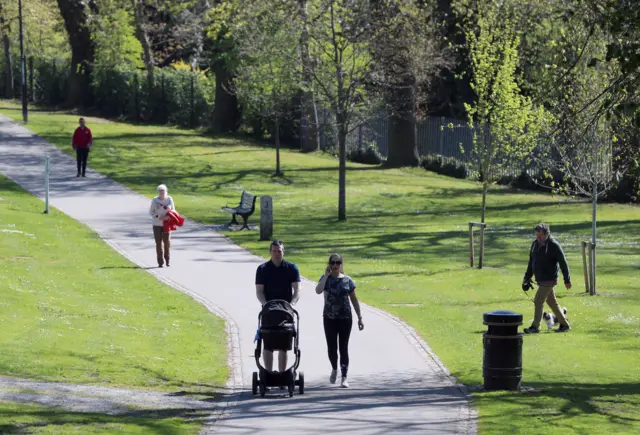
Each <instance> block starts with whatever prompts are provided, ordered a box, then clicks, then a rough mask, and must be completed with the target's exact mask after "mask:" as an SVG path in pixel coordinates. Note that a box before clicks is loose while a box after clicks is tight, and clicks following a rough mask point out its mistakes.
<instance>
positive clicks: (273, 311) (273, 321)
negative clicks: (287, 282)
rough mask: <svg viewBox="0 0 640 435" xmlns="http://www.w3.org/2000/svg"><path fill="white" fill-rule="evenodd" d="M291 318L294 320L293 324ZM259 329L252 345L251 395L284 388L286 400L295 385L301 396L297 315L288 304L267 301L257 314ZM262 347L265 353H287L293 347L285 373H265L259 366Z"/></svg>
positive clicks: (279, 300) (302, 384)
mask: <svg viewBox="0 0 640 435" xmlns="http://www.w3.org/2000/svg"><path fill="white" fill-rule="evenodd" d="M294 315H295V317H296V319H295V321H294ZM258 321H259V323H260V328H259V329H258V333H257V335H256V339H257V341H258V343H257V345H256V352H255V357H256V365H257V366H258V370H259V374H258V372H253V386H252V392H253V394H254V395H255V394H258V389H260V396H261V397H264V395H265V393H266V391H267V387H288V388H289V397H292V396H293V391H294V390H295V386H296V385H297V386H298V388H299V390H300V394H304V373H299V374H298V380H296V379H295V378H296V373H297V371H298V366H299V365H300V349H299V348H298V339H299V337H300V316H299V315H298V312H297V311H296V310H294V309H293V307H292V306H291V304H290V303H289V302H287V301H285V300H281V299H275V300H272V301H269V302H267V303H266V304H265V305H264V307H262V311H261V312H260V314H258ZM263 341H264V348H265V349H268V350H274V351H275V350H291V347H292V345H293V353H294V354H295V358H296V360H295V362H294V364H293V366H291V367H289V368H288V369H287V370H286V371H285V372H283V373H280V372H276V371H269V370H267V369H265V368H264V367H263V366H262V365H261V364H260V355H261V353H262V345H263V344H262V342H263Z"/></svg>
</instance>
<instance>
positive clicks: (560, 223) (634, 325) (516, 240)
mask: <svg viewBox="0 0 640 435" xmlns="http://www.w3.org/2000/svg"><path fill="white" fill-rule="evenodd" d="M15 109H16V106H13V105H10V104H8V103H5V104H4V108H3V109H0V112H2V113H4V114H6V115H8V116H11V117H13V118H14V119H19V118H20V113H19V111H16V110H15ZM76 122H77V115H73V116H71V115H66V114H62V113H48V112H32V113H31V115H30V122H29V127H30V128H32V129H33V130H34V131H36V132H37V133H39V134H40V135H42V136H43V137H45V138H47V139H48V140H50V141H51V142H52V143H54V144H56V145H58V146H60V147H61V148H63V149H65V150H67V151H68V152H71V149H70V145H69V143H70V135H71V133H72V131H73V129H74V128H75V125H76ZM88 124H89V126H90V127H91V128H92V130H93V132H94V136H95V137H96V140H95V150H94V151H93V152H92V155H91V157H90V159H91V160H90V166H91V167H92V168H94V169H97V170H99V171H100V172H102V173H104V174H106V175H108V176H110V177H112V178H113V179H115V180H116V181H118V182H121V183H123V184H125V185H127V186H129V187H130V188H132V189H134V190H136V191H138V192H141V193H143V194H146V195H148V196H151V195H153V194H154V188H155V186H156V185H157V184H159V183H161V182H162V183H166V184H167V185H168V186H169V190H170V192H171V195H172V196H173V197H174V199H175V201H176V205H177V207H178V210H179V211H181V212H182V213H184V214H186V215H187V216H189V217H190V218H193V219H195V220H198V221H200V222H204V223H209V224H211V223H213V224H224V223H226V222H228V220H229V216H228V215H227V214H226V213H223V212H221V211H220V207H221V206H223V205H225V204H226V203H229V204H233V203H234V202H235V203H237V201H238V200H239V197H240V192H241V191H242V189H246V190H248V191H250V192H252V193H254V194H256V195H271V196H272V197H273V198H274V213H275V228H274V230H275V236H276V237H279V238H281V239H283V240H284V241H285V248H286V255H287V257H288V258H289V259H290V260H292V261H294V262H296V263H298V265H299V266H300V269H301V272H302V273H303V274H304V275H305V276H307V277H309V278H312V279H314V278H316V277H317V276H319V275H320V274H321V273H322V271H323V269H324V264H326V263H325V262H326V259H327V257H328V255H329V253H331V252H334V251H335V252H339V253H341V254H343V255H344V257H345V270H346V272H347V273H348V274H350V275H351V276H352V277H353V278H354V279H355V281H356V283H357V284H358V291H359V295H360V298H361V299H362V300H363V301H364V302H366V303H368V304H371V305H374V306H376V307H379V308H382V309H385V310H387V311H389V312H391V313H393V314H396V315H398V316H400V317H401V318H403V319H404V320H406V321H407V322H408V323H409V324H411V325H412V326H413V327H415V328H416V330H417V331H418V332H419V333H420V334H421V335H422V337H423V338H425V340H426V341H427V342H428V343H429V345H430V346H431V347H432V349H433V350H434V351H435V352H436V353H437V355H438V356H439V357H440V358H441V359H442V361H443V362H444V364H445V365H446V366H447V367H448V368H449V369H450V370H451V372H452V373H453V374H454V375H455V376H457V377H458V379H459V380H460V381H461V382H463V383H465V384H467V385H470V386H476V385H481V384H482V334H481V333H482V332H483V330H484V329H485V327H484V325H482V313H483V312H486V311H490V310H494V309H509V310H514V311H518V312H521V313H523V314H524V315H525V323H527V325H528V322H529V321H530V319H531V316H532V314H533V304H532V303H531V302H530V301H529V300H528V299H527V298H526V296H525V295H524V293H522V291H521V290H520V283H521V281H522V276H523V274H524V271H525V268H526V261H527V255H528V248H529V245H530V242H531V240H532V237H533V231H532V228H533V226H534V225H535V224H536V223H537V222H538V221H541V220H544V221H547V222H549V223H550V224H551V227H552V231H553V232H554V234H555V235H556V236H557V238H558V239H559V240H560V241H561V243H562V244H563V246H564V248H565V251H566V253H567V255H568V259H569V263H570V267H571V269H572V272H573V284H574V288H573V289H572V290H570V291H567V290H564V288H559V289H558V290H557V293H558V294H559V297H560V298H561V304H562V305H565V306H567V308H568V309H569V317H570V321H571V324H572V327H573V330H572V331H571V332H570V333H569V334H565V335H558V334H551V333H542V334H540V335H538V336H532V337H526V340H525V347H524V384H525V385H526V386H529V387H533V388H535V389H536V392H529V393H513V392H498V393H485V392H475V393H474V394H473V396H474V403H475V405H476V406H477V408H478V410H479V415H480V431H481V433H482V434H502V433H509V432H513V433H523V434H524V433H527V434H528V433H531V434H536V433H543V432H545V431H550V430H552V431H562V433H566V434H583V433H589V434H600V433H630V434H631V433H637V432H639V431H640V412H638V409H640V408H639V407H640V365H639V364H638V350H639V349H640V345H639V344H638V343H639V339H640V320H639V318H640V285H638V282H637V279H638V276H639V275H640V254H639V251H638V247H640V208H638V207H636V206H627V205H612V204H607V205H601V206H599V210H598V212H599V233H598V237H599V246H600V250H599V257H598V267H599V269H598V272H599V280H598V283H599V292H600V296H598V297H589V296H585V295H584V293H583V292H584V282H583V277H582V270H581V269H582V266H581V259H580V254H579V243H580V241H581V240H588V238H589V234H590V227H591V225H590V221H589V219H590V204H586V203H580V202H578V201H575V200H568V199H567V198H563V197H553V196H550V195H542V194H533V193H523V192H514V191H510V190H506V189H502V188H495V189H492V190H491V192H490V195H489V199H488V214H487V222H488V224H489V229H488V233H487V237H486V268H485V269H483V270H482V271H478V270H472V269H470V268H469V266H468V241H467V238H468V233H467V224H468V222H469V221H475V220H479V215H480V201H481V194H480V189H479V185H478V184H477V183H475V182H471V181H461V180H455V179H450V178H446V177H443V176H438V175H434V174H431V173H428V172H426V171H424V170H422V169H401V170H384V169H379V168H376V167H369V166H363V165H357V164H349V165H348V173H347V205H348V221H347V222H338V221H337V220H336V216H337V209H336V208H337V207H336V206H337V175H338V174H337V161H336V160H335V159H334V158H333V157H331V156H328V155H324V154H321V153H316V154H311V155H305V154H300V153H298V152H293V151H284V152H283V154H282V169H283V171H284V177H282V178H273V177H272V173H273V171H274V164H275V153H274V151H273V150H272V149H270V148H265V147H258V146H255V145H251V144H248V143H247V142H245V141H242V140H240V139H231V138H208V137H203V136H199V135H198V134H197V132H194V131H187V130H179V129H174V128H167V127H157V126H134V125H128V124H121V123H114V122H107V121H103V120H98V119H89V120H88ZM257 216H258V212H256V215H255V216H254V217H253V219H252V220H253V222H254V223H257V221H258V217H257ZM226 234H227V235H228V236H230V237H231V238H232V239H233V240H234V241H236V242H238V243H240V244H242V245H243V246H246V247H247V248H249V249H250V250H252V251H253V252H256V253H258V254H261V255H266V254H267V252H268V243H266V242H258V241H257V239H258V234H257V232H255V231H252V232H247V231H244V232H233V231H227V232H226ZM531 296H533V295H531ZM303 297H304V295H303ZM527 325H525V326H527ZM354 358H357V356H354Z"/></svg>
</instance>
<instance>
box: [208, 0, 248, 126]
mask: <svg viewBox="0 0 640 435" xmlns="http://www.w3.org/2000/svg"><path fill="white" fill-rule="evenodd" d="M238 7H239V4H238V3H237V2H236V0H220V1H218V2H217V4H216V5H215V7H213V8H212V9H211V10H210V11H209V13H208V14H207V20H208V23H207V26H206V34H207V37H208V38H209V41H210V44H209V50H208V51H209V56H210V59H211V67H212V70H213V72H214V74H215V77H216V97H215V103H214V107H213V115H212V129H213V131H215V132H218V133H226V132H231V131H236V130H237V128H238V126H239V124H240V109H239V106H238V97H237V96H236V95H235V94H234V92H233V91H232V89H233V88H234V86H235V85H234V80H235V76H236V72H237V51H236V47H235V44H236V41H235V36H234V35H233V27H234V23H233V19H234V17H235V16H236V12H237V10H238Z"/></svg>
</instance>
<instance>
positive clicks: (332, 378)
mask: <svg viewBox="0 0 640 435" xmlns="http://www.w3.org/2000/svg"><path fill="white" fill-rule="evenodd" d="M336 379H338V371H337V370H331V376H329V382H331V383H332V384H335V383H336Z"/></svg>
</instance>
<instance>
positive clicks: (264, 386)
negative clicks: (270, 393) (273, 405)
mask: <svg viewBox="0 0 640 435" xmlns="http://www.w3.org/2000/svg"><path fill="white" fill-rule="evenodd" d="M265 394H267V384H265V381H264V380H262V379H261V380H260V397H264V395H265Z"/></svg>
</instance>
